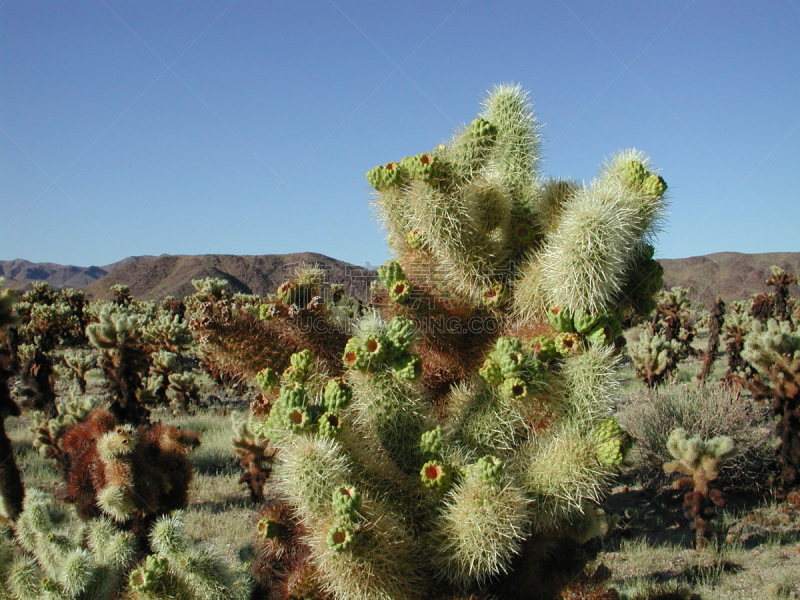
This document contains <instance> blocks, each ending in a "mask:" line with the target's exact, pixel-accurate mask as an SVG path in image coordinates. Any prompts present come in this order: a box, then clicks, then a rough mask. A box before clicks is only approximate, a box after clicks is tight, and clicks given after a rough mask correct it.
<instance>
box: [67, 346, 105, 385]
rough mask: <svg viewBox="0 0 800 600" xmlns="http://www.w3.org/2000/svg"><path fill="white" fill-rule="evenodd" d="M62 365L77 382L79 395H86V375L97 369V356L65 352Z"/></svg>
mask: <svg viewBox="0 0 800 600" xmlns="http://www.w3.org/2000/svg"><path fill="white" fill-rule="evenodd" d="M63 360H64V365H66V367H67V369H68V370H69V373H71V374H72V377H74V379H75V381H77V382H78V389H79V390H80V392H81V394H85V393H86V374H87V373H88V372H89V371H91V370H92V369H94V368H96V367H97V356H96V355H95V354H92V353H91V352H89V353H82V352H75V351H73V352H65V353H64V356H63Z"/></svg>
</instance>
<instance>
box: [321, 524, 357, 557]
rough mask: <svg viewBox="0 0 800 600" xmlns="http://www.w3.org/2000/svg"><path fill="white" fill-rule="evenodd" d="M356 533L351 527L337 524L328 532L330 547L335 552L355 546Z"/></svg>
mask: <svg viewBox="0 0 800 600" xmlns="http://www.w3.org/2000/svg"><path fill="white" fill-rule="evenodd" d="M355 541H356V533H355V531H354V530H353V529H352V528H351V527H347V526H344V525H336V526H335V527H333V528H331V530H330V531H329V532H328V538H327V543H328V548H330V549H331V550H333V551H334V552H344V551H345V550H348V549H349V548H351V547H352V546H353V544H354V543H355Z"/></svg>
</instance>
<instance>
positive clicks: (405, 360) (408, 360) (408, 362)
mask: <svg viewBox="0 0 800 600" xmlns="http://www.w3.org/2000/svg"><path fill="white" fill-rule="evenodd" d="M391 370H392V374H393V375H394V376H395V378H396V379H402V380H406V381H412V380H414V379H416V378H417V377H419V376H420V375H422V360H421V359H420V357H419V356H417V355H416V354H407V355H405V356H402V357H400V358H398V359H397V360H395V361H394V362H393V363H392V365H391Z"/></svg>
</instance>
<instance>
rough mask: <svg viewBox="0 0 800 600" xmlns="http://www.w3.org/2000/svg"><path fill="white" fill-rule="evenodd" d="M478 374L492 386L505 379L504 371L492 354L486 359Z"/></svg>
mask: <svg viewBox="0 0 800 600" xmlns="http://www.w3.org/2000/svg"><path fill="white" fill-rule="evenodd" d="M478 375H480V376H481V378H482V379H483V380H484V381H485V382H486V383H488V384H489V385H491V386H498V385H500V383H501V382H502V381H503V372H502V371H501V370H500V365H498V364H497V361H495V360H494V359H493V358H492V357H491V356H490V357H488V358H487V359H486V361H485V362H484V363H483V366H482V367H481V368H480V370H479V371H478Z"/></svg>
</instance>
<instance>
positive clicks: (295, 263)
mask: <svg viewBox="0 0 800 600" xmlns="http://www.w3.org/2000/svg"><path fill="white" fill-rule="evenodd" d="M659 262H660V263H661V265H662V266H663V267H664V286H665V287H667V288H670V287H672V286H676V285H680V286H682V287H686V288H689V289H690V290H691V293H690V297H691V298H692V299H693V300H697V301H700V302H703V303H705V304H706V305H710V303H711V302H713V301H714V299H715V298H716V297H718V296H719V297H721V298H722V299H723V300H725V301H726V302H730V301H732V300H746V299H747V298H749V297H750V296H751V295H753V294H756V293H761V292H766V291H770V289H769V288H768V287H767V286H766V285H765V284H764V281H765V280H766V279H767V278H768V277H769V275H770V266H771V265H778V266H780V267H781V268H783V269H784V270H786V271H789V272H791V273H794V274H796V275H797V274H800V252H772V253H764V254H741V253H738V252H718V253H715V254H707V255H705V256H694V257H690V258H676V259H661V260H660V261H659ZM301 265H319V266H320V267H322V268H323V269H325V270H326V271H327V280H328V281H329V282H331V283H343V284H345V285H346V286H347V288H348V289H349V291H350V293H351V294H355V295H356V296H358V297H360V298H364V297H365V296H366V290H367V288H368V286H369V282H370V281H372V280H373V279H375V272H374V267H372V266H371V265H367V266H357V265H352V264H349V263H346V262H343V261H340V260H337V259H335V258H330V257H328V256H325V255H323V254H316V253H313V252H300V253H295V254H266V255H260V256H238V255H230V254H204V255H199V256H190V255H167V254H163V255H161V256H131V257H128V258H126V259H124V260H121V261H119V262H116V263H113V264H110V265H105V266H102V267H97V266H92V267H76V266H72V265H59V264H55V263H32V262H29V261H26V260H21V259H17V260H6V261H0V276H2V277H5V278H6V286H7V287H10V288H12V289H17V290H24V289H28V288H30V287H31V285H32V284H33V282H35V281H46V282H47V283H49V284H50V286H51V287H53V288H56V289H59V288H62V287H72V288H81V289H83V290H84V291H85V292H86V294H87V297H89V298H90V299H100V298H106V299H107V298H110V297H111V292H110V288H111V286H112V285H114V284H118V283H122V284H125V285H127V286H128V287H130V290H131V294H132V295H133V297H134V298H137V299H140V300H161V299H163V298H165V297H166V296H175V297H178V298H180V297H183V296H185V295H187V294H191V293H193V292H194V287H193V286H192V283H191V282H192V280H193V279H203V278H204V277H220V278H223V279H227V280H228V281H229V282H230V284H231V287H232V289H233V290H234V291H237V292H244V293H249V294H259V295H263V294H266V293H270V292H274V291H275V290H276V289H277V287H278V286H279V285H280V284H281V282H283V281H285V280H287V279H291V278H292V276H293V275H294V272H295V271H296V269H297V267H299V266H301ZM790 293H791V294H792V295H793V296H794V297H797V296H798V288H797V286H793V289H792V290H790Z"/></svg>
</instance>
